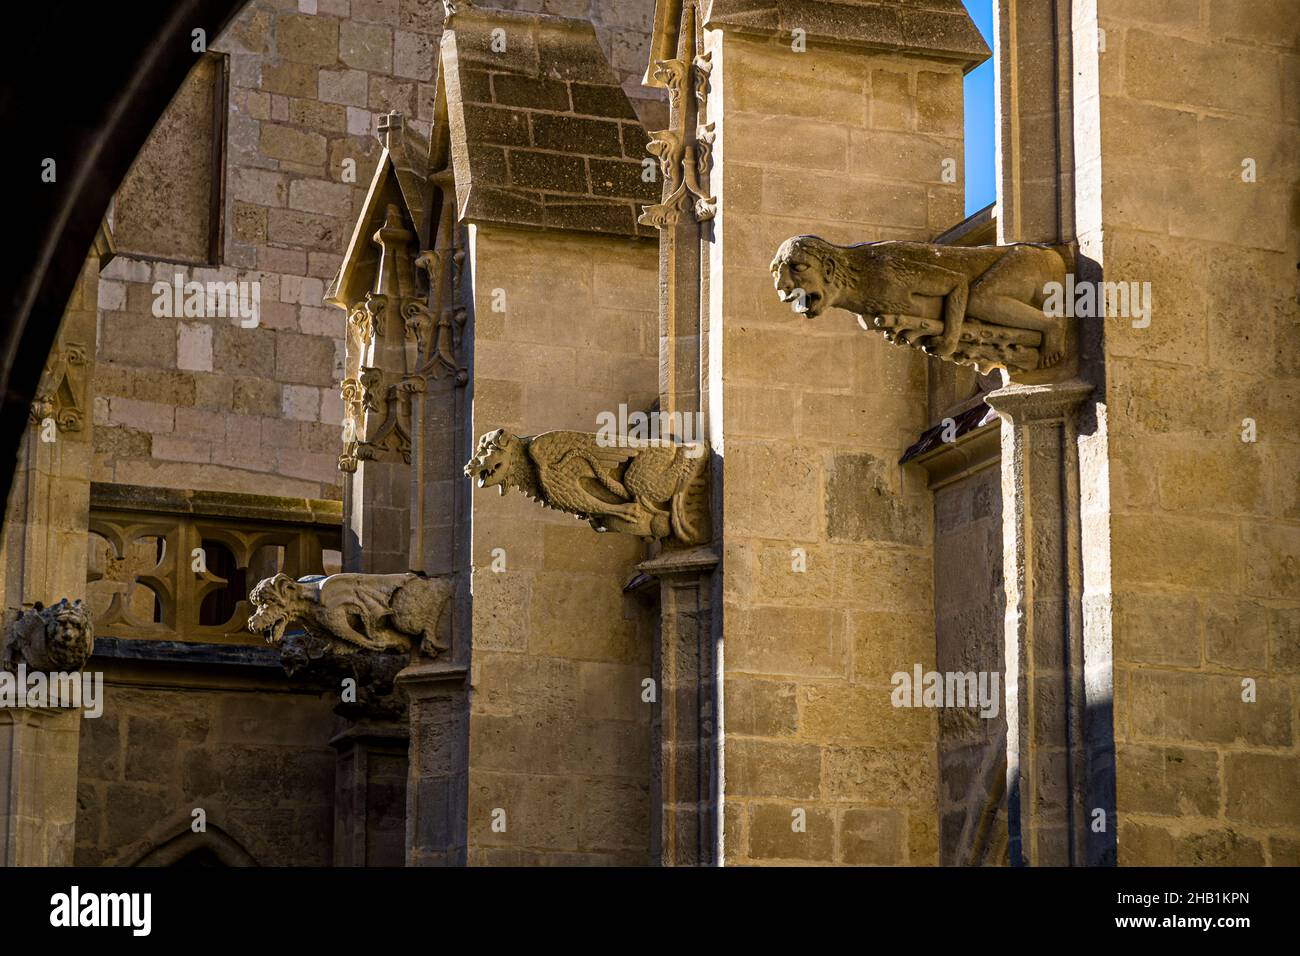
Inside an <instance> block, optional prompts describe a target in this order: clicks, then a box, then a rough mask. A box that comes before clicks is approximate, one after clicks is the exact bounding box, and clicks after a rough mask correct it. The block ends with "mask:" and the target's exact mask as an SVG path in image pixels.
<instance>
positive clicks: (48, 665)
mask: <svg viewBox="0 0 1300 956" xmlns="http://www.w3.org/2000/svg"><path fill="white" fill-rule="evenodd" d="M3 643H4V648H3V650H4V653H3V655H0V665H2V666H3V668H4V669H5V670H9V671H12V670H15V669H16V668H17V667H18V665H19V664H20V663H25V664H26V665H27V666H28V667H29V668H31V669H33V670H41V671H76V670H80V669H81V668H82V666H83V665H84V664H85V663H86V661H87V660H88V659H89V658H90V653H91V651H92V650H93V649H94V646H95V628H94V624H93V622H92V621H91V617H90V613H89V612H88V611H87V610H86V606H85V605H84V604H82V603H81V601H79V600H78V601H68V599H67V598H64V599H63V600H62V601H60V602H59V603H57V604H53V605H51V606H50V607H44V606H43V605H41V604H37V605H36V607H35V608H34V609H32V610H30V611H23V612H22V613H20V614H19V615H18V618H17V619H16V620H15V621H14V622H13V623H12V624H10V625H9V629H8V631H7V632H6V633H5V635H4V642H3Z"/></svg>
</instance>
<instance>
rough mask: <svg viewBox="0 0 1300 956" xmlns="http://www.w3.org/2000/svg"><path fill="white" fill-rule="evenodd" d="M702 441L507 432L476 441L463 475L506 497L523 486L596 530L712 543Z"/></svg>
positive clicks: (525, 491)
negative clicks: (527, 435)
mask: <svg viewBox="0 0 1300 956" xmlns="http://www.w3.org/2000/svg"><path fill="white" fill-rule="evenodd" d="M707 450H708V449H707V448H706V447H705V446H704V445H702V444H699V443H685V442H683V443H675V442H670V441H662V440H661V441H640V440H636V439H624V440H622V441H620V442H618V443H611V442H605V441H603V440H602V439H601V438H599V436H597V435H594V434H588V433H587V432H572V431H553V432H545V433H543V434H541V435H536V436H534V437H531V438H521V437H519V436H518V435H512V434H510V432H508V431H506V430H505V429H497V430H496V431H494V432H489V433H488V434H486V435H484V436H483V437H482V438H481V439H479V443H478V451H477V453H476V454H475V455H474V457H473V458H471V459H470V460H469V463H468V464H466V465H465V476H466V477H467V478H471V479H477V480H478V486H479V487H480V488H491V487H493V486H496V487H497V488H499V489H500V491H501V494H503V495H504V494H505V493H506V489H507V488H518V489H519V490H520V491H521V492H523V494H524V495H526V496H527V497H529V498H532V499H533V500H534V501H538V502H541V503H542V504H543V505H545V506H546V507H548V508H554V509H556V510H557V511H566V512H568V513H569V514H572V515H577V516H578V517H579V518H581V519H582V520H584V521H586V522H588V523H589V524H590V525H591V526H592V527H593V528H595V529H596V530H597V531H619V532H622V533H624V534H633V535H637V536H638V537H641V538H646V539H653V540H656V541H659V540H663V539H665V538H669V539H673V540H676V541H678V542H680V543H682V544H690V545H696V544H703V543H705V542H706V541H708V540H709V536H710V534H711V532H710V530H709V492H708V471H709V457H708V454H707Z"/></svg>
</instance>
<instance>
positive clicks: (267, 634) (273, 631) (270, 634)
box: [248, 611, 289, 644]
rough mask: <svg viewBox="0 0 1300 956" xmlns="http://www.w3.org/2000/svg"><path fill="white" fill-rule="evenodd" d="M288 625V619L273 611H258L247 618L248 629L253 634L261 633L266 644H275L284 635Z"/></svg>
mask: <svg viewBox="0 0 1300 956" xmlns="http://www.w3.org/2000/svg"><path fill="white" fill-rule="evenodd" d="M288 626H289V619H288V618H287V617H285V616H284V615H282V614H276V613H275V612H273V611H258V612H257V613H256V614H254V615H253V616H252V617H250V618H249V619H248V629H249V630H250V631H252V632H253V633H254V634H261V635H262V636H263V637H264V638H266V643H268V644H275V643H277V642H278V641H279V640H280V638H282V637H284V631H285V628H287V627H288Z"/></svg>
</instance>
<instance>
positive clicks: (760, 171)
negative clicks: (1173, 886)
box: [706, 32, 963, 864]
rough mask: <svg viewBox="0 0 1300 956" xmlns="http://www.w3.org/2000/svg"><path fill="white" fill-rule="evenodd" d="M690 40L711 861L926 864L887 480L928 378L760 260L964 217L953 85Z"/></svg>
mask: <svg viewBox="0 0 1300 956" xmlns="http://www.w3.org/2000/svg"><path fill="white" fill-rule="evenodd" d="M706 37H707V39H708V45H709V49H711V50H712V54H713V64H714V68H713V74H712V78H713V89H712V93H711V102H710V107H709V117H710V119H711V120H714V119H716V120H717V131H718V135H717V141H716V143H715V148H716V150H717V152H716V160H717V166H716V167H715V170H714V173H713V176H712V188H713V190H714V192H715V194H716V195H717V197H718V202H719V210H720V212H719V215H718V218H717V221H716V223H715V225H714V230H715V232H714V235H715V242H714V244H713V247H712V258H711V260H710V283H711V289H712V302H711V307H710V342H709V349H710V352H711V355H712V359H711V361H712V363H713V369H714V372H713V378H712V379H711V381H710V389H711V392H712V394H711V396H710V403H711V409H712V410H711V414H710V420H711V422H712V429H713V432H712V437H713V441H714V443H715V448H716V450H717V451H718V453H719V454H720V455H721V456H722V462H723V464H722V467H723V471H724V486H723V489H724V490H723V502H722V509H723V527H724V542H725V552H724V555H723V588H722V599H723V603H724V614H725V625H724V627H725V633H724V635H723V647H724V655H725V667H724V673H725V687H724V702H723V712H724V719H723V726H724V728H725V740H724V760H725V794H726V804H725V834H724V840H725V858H726V861H727V863H729V864H734V863H763V862H818V863H876V864H901V863H913V864H933V863H936V862H937V861H938V841H939V834H938V829H937V810H936V771H937V750H936V740H937V737H938V733H937V726H936V715H935V713H934V711H933V710H924V709H902V708H899V709H896V708H894V707H893V706H891V704H890V691H891V689H892V688H891V684H890V679H891V676H892V674H894V673H895V672H897V671H907V672H909V673H910V672H911V670H912V667H913V665H914V664H918V663H919V664H921V665H922V667H923V668H924V669H925V670H930V669H932V668H933V666H934V659H935V641H934V617H933V604H932V593H933V587H932V582H933V573H934V571H933V563H932V531H931V499H930V493H929V491H928V490H927V488H926V481H925V475H924V472H923V471H921V470H920V469H919V468H915V466H908V467H907V468H903V467H900V466H899V465H898V464H897V462H898V459H899V457H900V455H901V454H902V452H903V450H904V449H906V447H907V446H908V445H909V444H911V443H912V442H913V441H914V440H915V439H916V437H917V435H918V434H919V433H920V432H921V430H922V429H923V428H924V427H925V425H926V408H927V404H926V387H927V383H926V368H925V358H924V356H923V355H921V354H920V353H918V352H916V351H915V350H907V349H901V348H894V347H892V346H889V345H888V344H886V343H885V342H884V341H883V340H882V339H881V338H880V336H877V335H869V334H866V333H864V332H863V331H862V330H861V329H860V328H858V326H857V325H856V323H855V322H854V320H853V319H852V317H851V316H849V315H847V314H845V313H836V312H830V313H827V314H826V315H823V316H821V317H820V318H818V319H816V320H811V321H809V320H803V319H800V318H799V317H798V316H797V315H794V314H793V313H792V312H791V311H790V309H789V306H787V305H782V304H780V303H779V302H778V301H777V297H776V294H775V292H774V290H773V287H772V279H771V276H770V274H769V271H768V264H769V262H770V261H771V258H772V255H773V253H774V252H775V251H776V248H777V246H778V245H779V243H780V242H781V241H782V240H783V239H785V238H787V237H789V236H791V235H795V234H798V233H802V232H815V233H819V234H820V235H822V236H823V237H824V238H826V239H829V240H831V241H833V242H839V243H848V242H862V241H866V240H876V239H883V238H897V239H928V238H929V237H931V236H933V235H935V234H937V233H939V232H941V231H943V230H944V229H945V228H947V227H948V226H950V225H952V224H954V223H956V222H958V221H960V219H961V213H962V187H961V185H960V182H954V183H945V182H943V173H944V166H945V164H944V161H945V159H952V160H954V161H955V169H957V170H960V169H961V168H962V165H963V164H962V143H961V130H962V99H961V96H962V93H961V90H962V80H961V70H960V67H958V66H956V65H946V64H941V63H938V62H933V63H931V62H929V61H922V60H918V59H904V58H900V57H894V56H887V55H880V54H877V55H868V54H865V53H864V52H863V51H861V50H850V49H841V48H834V47H829V46H825V45H822V46H815V47H810V49H809V51H808V52H806V53H795V52H793V51H792V50H791V48H790V46H789V45H788V43H776V42H772V43H764V42H760V41H758V40H755V39H750V38H746V37H743V36H738V35H736V34H733V33H727V34H725V35H723V34H720V33H717V32H710V33H708V34H706ZM719 389H720V392H721V393H720V395H719ZM719 399H720V400H719ZM799 561H803V562H806V564H805V567H806V570H804V571H802V572H800V571H796V570H795V567H796V566H797V562H799ZM798 810H803V811H804V818H805V821H806V830H805V831H804V832H798V831H796V830H795V828H794V827H793V826H792V823H793V822H794V818H793V815H794V814H795V812H796V811H798Z"/></svg>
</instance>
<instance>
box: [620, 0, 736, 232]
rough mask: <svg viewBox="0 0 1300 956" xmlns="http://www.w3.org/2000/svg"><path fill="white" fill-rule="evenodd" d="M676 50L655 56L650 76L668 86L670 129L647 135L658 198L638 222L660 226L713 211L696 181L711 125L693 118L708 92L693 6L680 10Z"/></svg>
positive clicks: (704, 167) (705, 166) (702, 218)
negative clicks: (660, 181) (667, 56)
mask: <svg viewBox="0 0 1300 956" xmlns="http://www.w3.org/2000/svg"><path fill="white" fill-rule="evenodd" d="M682 39H683V47H682V50H683V52H682V54H681V56H679V57H678V58H677V59H674V60H655V63H654V71H653V74H654V78H655V79H656V80H658V81H659V82H661V83H663V84H664V86H666V87H667V88H668V105H669V110H670V115H671V116H672V118H673V128H672V129H665V130H659V131H658V132H654V133H651V134H650V145H649V146H648V147H647V149H648V150H649V151H650V153H651V155H653V156H654V157H655V158H657V159H658V160H659V169H660V172H661V173H662V175H663V178H664V192H663V199H661V200H660V201H659V202H658V203H656V204H654V205H653V206H646V207H644V208H643V209H642V211H641V215H640V217H639V218H638V220H637V221H638V222H640V223H641V225H643V226H654V227H656V228H659V229H662V228H664V227H665V226H672V225H675V224H676V223H677V222H678V221H679V220H680V219H681V215H682V213H683V212H688V211H689V212H690V213H691V214H692V215H694V216H695V218H696V219H697V220H698V221H699V222H707V221H708V220H710V219H712V218H713V216H714V214H715V213H716V212H717V201H716V199H714V197H712V196H710V195H709V194H708V191H707V190H706V189H705V188H704V186H703V185H702V182H703V180H704V179H705V177H706V176H707V175H708V172H709V168H710V166H711V164H712V152H713V139H714V126H713V124H712V123H709V124H707V125H703V124H700V123H698V122H697V120H698V118H699V115H700V112H701V111H702V110H703V109H704V105H705V102H706V100H707V98H708V91H709V73H710V71H711V70H712V69H713V66H712V64H711V63H710V56H711V54H708V53H704V54H700V55H698V56H697V55H696V52H695V51H696V46H695V7H694V5H693V4H689V3H688V4H686V6H685V9H684V10H683V12H682Z"/></svg>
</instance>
